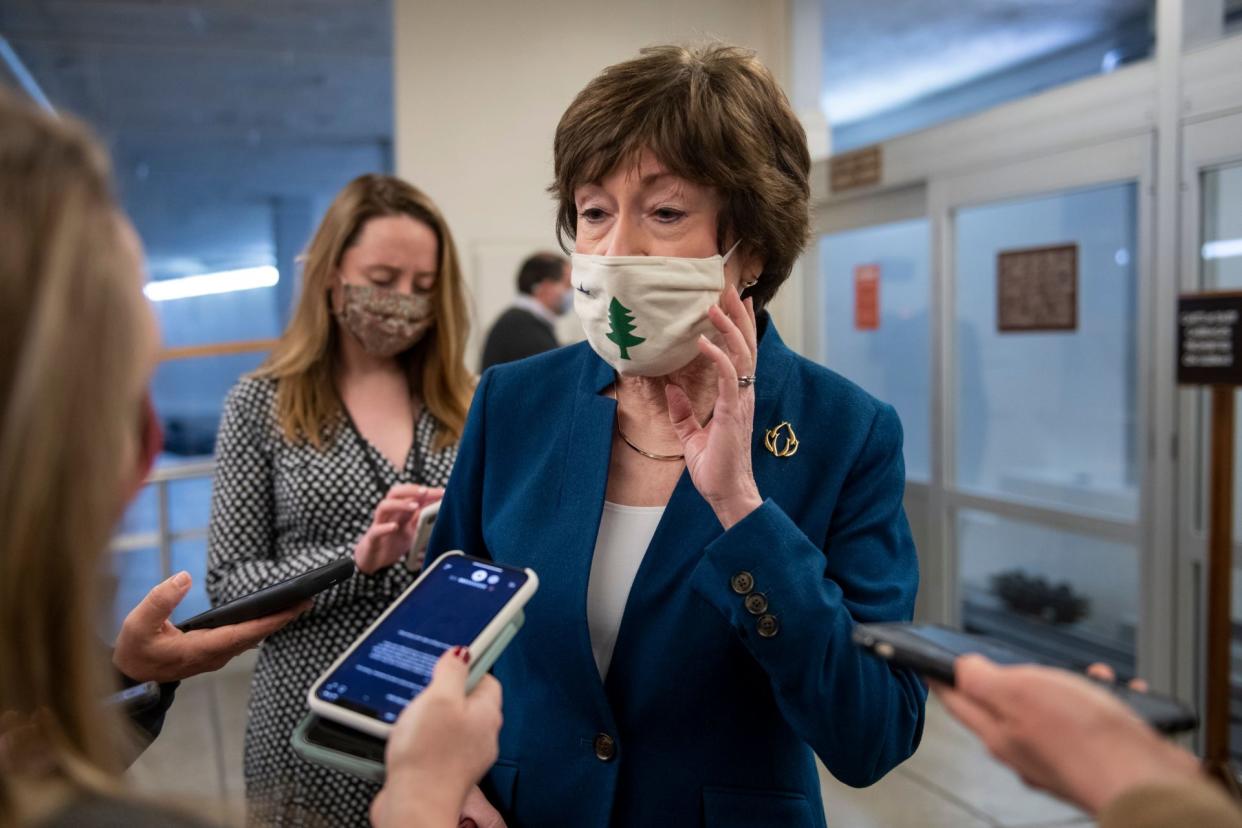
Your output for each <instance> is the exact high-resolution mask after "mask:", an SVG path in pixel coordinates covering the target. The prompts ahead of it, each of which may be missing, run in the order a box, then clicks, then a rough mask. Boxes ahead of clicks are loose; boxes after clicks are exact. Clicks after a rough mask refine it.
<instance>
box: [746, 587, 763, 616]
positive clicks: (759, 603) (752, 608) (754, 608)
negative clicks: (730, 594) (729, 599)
mask: <svg viewBox="0 0 1242 828" xmlns="http://www.w3.org/2000/svg"><path fill="white" fill-rule="evenodd" d="M743 603H745V605H746V611H747V612H749V613H750V614H751V615H763V614H764V613H765V612H767V611H768V596H766V595H764V594H763V593H762V592H752V593H751V594H750V595H747V596H746V600H745V601H744V602H743Z"/></svg>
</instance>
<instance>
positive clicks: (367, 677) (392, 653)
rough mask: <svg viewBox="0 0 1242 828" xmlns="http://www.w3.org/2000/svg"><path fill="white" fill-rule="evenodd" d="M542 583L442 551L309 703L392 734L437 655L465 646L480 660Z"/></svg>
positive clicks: (328, 715) (375, 732)
mask: <svg viewBox="0 0 1242 828" xmlns="http://www.w3.org/2000/svg"><path fill="white" fill-rule="evenodd" d="M538 588H539V578H538V577H536V575H535V573H534V572H532V571H531V570H529V569H518V568H516V567H512V566H504V565H502V564H496V563H492V562H491V561H484V560H479V559H478V558H471V557H468V556H467V555H465V554H464V553H462V552H448V553H446V554H444V555H441V556H440V557H439V558H437V559H436V561H435V562H434V563H433V564H432V565H431V566H429V567H427V568H426V569H424V570H423V574H422V575H420V576H419V577H418V580H416V581H415V582H414V583H412V584H410V586H409V588H407V589H406V591H405V592H403V593H401V596H400V597H398V598H397V600H396V601H394V602H393V603H392V606H390V607H389V608H388V609H387V610H386V611H385V612H384V614H383V615H381V616H380V617H379V618H378V619H377V620H376V621H375V623H374V624H372V625H371V626H370V628H369V629H367V631H366V632H364V633H363V634H362V635H361V636H360V637H359V638H358V640H357V641H355V642H354V643H353V644H352V645H351V646H350V647H349V649H348V650H346V651H345V652H344V653H342V654H341V656H340V658H338V659H337V660H336V661H335V662H334V663H333V664H332V666H331V667H329V668H328V670H327V672H325V673H324V674H323V675H322V676H320V677H319V679H318V680H317V681H316V682H315V683H314V684H313V685H312V686H311V688H310V692H309V694H308V697H307V699H308V703H309V704H310V708H311V710H312V711H313V712H314V713H316V714H318V715H319V716H322V717H323V718H325V719H328V720H329V721H333V722H337V723H339V724H343V725H348V726H349V727H351V728H353V729H354V730H359V731H362V732H363V733H369V734H370V735H372V736H378V737H380V738H382V739H386V738H388V734H389V732H390V731H391V730H392V724H393V722H395V721H396V720H397V717H398V716H399V715H401V711H402V710H404V709H405V706H406V705H407V704H409V703H410V702H411V701H412V700H413V699H414V697H415V696H416V695H418V694H419V692H421V691H422V689H423V688H424V687H426V686H427V684H428V683H430V681H431V674H432V671H433V670H434V669H435V665H436V661H437V660H439V658H440V655H441V654H442V653H443V652H444V651H445V650H448V649H449V648H451V647H456V646H459V645H468V646H469V648H470V655H471V657H472V658H475V659H478V658H479V657H480V656H481V654H482V653H484V652H485V651H486V650H487V648H488V647H489V645H491V643H492V642H493V641H495V640H496V638H497V636H499V635H500V634H501V633H502V632H503V631H504V630H505V628H506V627H508V626H509V625H510V624H511V623H512V622H513V621H514V619H515V618H516V616H517V614H518V613H519V612H520V611H521V609H522V607H524V606H525V605H526V602H527V601H529V600H530V598H531V596H532V595H534V594H535V590H537V589H538Z"/></svg>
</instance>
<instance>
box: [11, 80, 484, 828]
mask: <svg viewBox="0 0 1242 828" xmlns="http://www.w3.org/2000/svg"><path fill="white" fill-rule="evenodd" d="M0 123H3V124H4V129H3V130H2V131H0V238H3V240H4V242H3V244H0V411H2V412H3V419H2V420H0V527H3V532H0V828H15V827H16V826H45V827H46V828H61V826H64V828H70V826H73V828H77V827H78V826H117V825H124V826H127V828H143V826H154V825H160V826H197V825H201V824H202V823H200V822H199V821H198V820H197V818H195V817H194V816H192V815H190V814H188V813H186V812H185V809H184V808H179V809H174V808H173V807H170V805H171V803H169V804H156V803H150V802H143V801H142V800H140V799H139V798H138V797H136V796H135V795H133V794H132V793H130V792H128V791H127V790H126V788H125V785H124V783H123V781H122V778H121V772H122V771H123V770H124V768H125V765H126V763H127V762H128V761H129V760H130V759H131V758H132V757H133V755H134V754H135V753H136V752H137V750H138V749H140V747H141V740H140V739H138V738H136V736H137V734H135V733H134V730H133V728H132V727H131V726H130V724H129V723H128V722H127V721H126V718H125V716H124V715H123V714H122V712H121V711H120V710H118V709H116V708H115V707H114V706H110V705H107V704H105V703H104V700H105V699H106V697H107V696H108V694H109V693H111V692H113V691H115V690H116V689H117V688H118V687H119V686H120V685H121V684H122V678H121V676H119V675H118V672H120V673H123V674H125V675H126V676H127V677H128V678H129V679H132V680H136V681H147V680H152V681H161V682H166V683H170V684H171V683H172V682H175V681H176V680H178V679H182V678H187V677H189V676H192V675H195V674H197V673H200V672H204V671H208V670H213V669H216V668H218V667H220V666H221V665H223V664H224V663H225V662H227V661H228V660H229V659H230V658H232V657H233V656H234V655H236V654H237V653H238V652H241V651H242V650H244V649H246V648H248V647H251V646H253V645H254V644H255V643H256V642H257V641H258V640H259V639H261V638H263V637H264V636H266V635H267V634H269V633H271V632H272V631H274V630H276V629H278V628H279V627H281V626H282V625H284V624H286V623H288V622H289V621H290V620H291V619H292V618H294V617H295V616H296V615H297V614H298V613H299V612H300V611H302V610H303V609H304V607H297V608H295V609H293V610H290V611H288V612H285V613H281V614H279V615H275V616H272V617H270V618H266V619H258V620H256V621H252V622H247V623H246V624H239V625H235V626H232V627H226V628H221V629H218V630H199V631H195V632H191V633H181V632H180V631H178V630H177V629H176V628H175V627H174V626H173V625H172V624H171V622H170V621H169V616H170V615H171V613H172V611H173V609H174V607H176V605H177V604H178V603H179V602H180V601H181V599H182V598H184V596H185V593H186V591H187V590H188V589H189V588H190V579H189V576H188V575H186V574H185V573H180V574H179V575H176V576H174V577H173V578H171V579H169V580H168V581H166V582H165V583H163V584H160V585H159V586H157V587H156V588H155V589H154V590H152V592H151V594H150V595H148V596H147V598H146V599H144V600H143V602H142V603H141V604H139V606H138V607H137V608H136V609H135V610H134V612H132V613H131V614H130V615H129V617H128V618H126V620H125V622H124V625H123V627H122V630H121V633H120V636H119V637H118V639H117V642H116V647H115V650H114V651H113V654H112V659H111V662H112V663H111V664H110V663H109V659H108V655H107V649H106V648H105V647H104V646H102V644H101V643H100V641H99V639H98V637H97V630H98V628H99V627H100V626H101V621H102V619H104V618H106V617H107V613H108V611H109V610H110V607H111V603H112V598H113V589H112V582H111V578H110V576H108V575H107V574H105V573H106V572H107V569H108V554H109V553H108V541H109V538H110V536H111V534H112V532H113V531H114V529H115V527H116V524H117V523H118V521H119V520H120V517H121V515H122V513H123V512H124V510H125V507H126V505H127V504H128V502H129V501H130V500H131V499H132V498H133V496H134V495H135V494H136V493H137V491H138V490H139V489H140V488H141V486H142V483H143V481H144V479H145V478H146V474H147V472H148V471H149V469H150V467H151V464H152V462H153V461H154V458H155V455H156V454H157V453H158V451H159V431H158V427H157V426H156V425H155V423H154V413H153V411H152V408H151V404H150V398H149V393H148V390H147V388H148V384H149V382H150V378H151V374H152V372H153V370H154V368H155V363H156V356H157V349H158V333H157V330H156V325H155V318H154V315H153V314H152V313H151V310H150V307H149V305H148V304H147V303H146V300H145V299H144V298H143V295H142V270H143V267H142V253H141V249H140V245H139V243H138V239H137V236H136V235H135V233H134V231H133V229H132V227H131V226H130V224H129V222H128V221H127V220H126V218H125V217H124V215H123V214H122V213H121V211H120V208H119V206H118V205H117V202H116V199H115V196H114V194H113V190H112V184H111V177H110V173H109V169H108V162H107V158H106V156H105V154H104V152H103V150H102V149H100V147H99V145H98V144H97V143H96V142H95V141H94V139H93V138H91V137H90V135H89V134H88V133H87V131H86V130H85V129H84V128H82V127H81V126H79V125H78V124H76V123H75V122H73V121H71V120H60V119H57V118H55V117H54V116H52V115H50V114H47V113H44V112H41V111H39V110H37V109H35V108H34V107H32V106H30V105H28V104H25V103H22V102H18V101H16V100H14V99H13V98H11V97H9V96H8V95H6V94H5V93H3V92H0ZM457 656H458V660H459V661H461V662H462V663H460V664H448V665H441V669H439V670H438V672H437V679H436V681H434V682H433V684H432V686H431V687H429V688H428V692H427V694H425V696H424V697H423V698H420V699H419V700H416V701H415V703H414V704H413V705H411V707H410V708H409V709H407V711H406V715H403V716H402V718H401V719H399V720H398V726H397V732H396V734H395V735H394V739H393V742H392V744H391V745H390V749H389V763H390V779H392V780H394V782H395V781H397V780H400V789H401V790H400V797H397V796H395V795H394V796H389V797H387V802H388V806H387V807H386V808H385V809H384V813H383V814H380V815H379V816H382V817H383V821H382V822H380V823H378V824H381V825H382V826H383V827H384V828H388V827H389V826H395V825H416V826H422V825H428V826H430V825H438V826H451V825H454V824H456V813H457V810H458V809H459V808H460V804H461V803H460V800H463V799H464V797H465V794H466V791H467V790H468V789H469V788H470V786H471V785H472V783H473V782H474V781H475V780H476V779H477V778H478V776H479V775H481V774H482V772H483V770H484V769H485V768H486V767H487V765H489V764H490V763H491V760H490V758H491V757H494V755H495V752H496V747H495V742H496V731H497V730H498V729H499V726H500V689H499V686H498V685H497V684H496V683H495V681H494V680H493V679H490V678H485V679H484V681H483V682H482V683H480V685H479V688H478V689H476V691H475V692H474V693H473V694H471V695H470V696H469V697H467V696H466V695H465V693H464V684H465V678H464V676H465V672H466V666H465V663H464V659H462V658H461V652H460V651H459V652H458V653H457ZM450 658H451V657H450V656H446V657H445V659H446V660H448V659H450ZM127 683H128V682H127ZM171 701H172V693H171V688H169V687H166V688H165V692H164V694H163V698H162V700H161V705H160V709H159V711H158V716H157V719H162V716H163V712H164V710H165V709H167V705H168V704H169V703H171ZM137 723H138V724H143V723H142V722H137ZM146 724H147V725H148V728H151V727H154V728H155V729H158V720H157V721H153V722H147V723H146ZM428 757H434V758H435V761H434V766H433V763H431V762H429V761H428ZM454 796H456V797H457V798H458V801H457V802H453V801H451V800H452V798H453V797H454ZM446 799H447V800H449V801H448V802H447V804H444V805H440V804H438V803H441V802H443V801H445V800H446ZM420 803H425V807H424V806H423V805H422V804H420ZM440 813H444V814H448V816H446V817H444V818H442V819H440V818H438V815H439V814H440Z"/></svg>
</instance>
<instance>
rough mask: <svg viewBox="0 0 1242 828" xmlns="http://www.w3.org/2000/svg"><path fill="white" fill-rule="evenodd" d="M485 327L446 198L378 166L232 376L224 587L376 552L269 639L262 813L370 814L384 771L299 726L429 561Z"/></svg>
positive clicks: (328, 220)
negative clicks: (303, 745) (470, 312)
mask: <svg viewBox="0 0 1242 828" xmlns="http://www.w3.org/2000/svg"><path fill="white" fill-rule="evenodd" d="M467 327H468V324H467V319H466V311H465V300H464V297H463V288H462V277H461V272H460V270H459V267H458V264H457V253H456V249H455V247H454V245H453V238H452V235H451V234H450V233H449V228H448V226H447V224H446V223H445V221H444V219H443V218H442V217H441V215H440V212H439V210H438V209H437V208H436V206H435V205H434V204H433V203H432V201H431V200H430V199H429V198H428V197H427V196H426V195H424V194H423V193H421V192H420V191H419V190H417V189H416V188H414V187H413V186H411V185H409V184H407V183H406V182H404V181H401V180H400V179H397V178H393V177H390V176H382V175H366V176H362V177H360V178H358V179H355V180H354V181H352V182H350V183H349V184H348V185H347V186H346V187H345V189H344V190H342V191H341V192H340V193H339V194H338V195H337V197H336V199H335V200H334V201H333V202H332V205H331V206H330V207H329V208H328V212H327V214H326V216H325V217H324V219H323V222H322V223H321V225H320V226H319V228H318V230H317V231H316V233H315V235H314V238H313V239H312V241H311V243H310V247H309V249H308V250H307V253H306V257H305V264H304V284H303V289H302V294H301V298H300V300H299V304H298V307H297V310H296V312H295V315H294V318H293V321H292V322H291V323H290V325H289V328H288V330H286V331H285V333H284V335H283V336H282V337H281V340H280V342H279V344H278V345H277V346H276V348H275V350H274V351H273V353H272V355H271V357H270V359H269V360H268V361H267V362H266V363H265V364H264V366H263V367H262V368H260V370H259V371H258V372H257V373H256V374H255V375H253V376H250V377H247V378H245V379H243V380H242V381H241V382H239V383H238V384H237V386H235V387H234V388H233V390H232V391H231V392H230V394H229V397H228V400H227V402H226V404H225V412H224V416H223V419H222V420H221V423H220V433H219V437H218V439H217V442H216V463H217V465H216V476H215V487H214V495H213V501H212V511H211V521H210V528H209V538H208V550H209V560H208V575H207V591H208V594H209V595H210V596H211V599H212V601H213V602H214V603H216V604H220V603H224V602H226V601H230V600H232V599H234V598H238V597H240V596H242V595H245V594H247V593H250V592H253V591H255V590H257V589H262V588H263V587H267V586H270V585H272V584H275V583H277V582H279V581H282V580H284V579H286V578H289V577H292V576H294V575H298V574H301V573H303V572H307V571H309V570H311V569H314V568H315V567H318V566H322V565H324V564H326V563H329V562H331V561H333V560H336V559H338V558H341V557H344V556H350V555H351V556H353V558H354V560H355V561H356V563H357V566H358V571H357V573H355V575H354V576H353V577H352V578H351V579H349V580H348V581H346V582H344V583H342V584H340V585H338V586H336V587H333V588H332V589H330V590H328V591H326V592H324V593H322V594H321V595H320V596H318V597H317V598H316V600H315V605H314V608H313V609H312V610H311V611H309V612H308V613H306V614H305V615H304V616H303V617H302V618H300V619H299V620H298V621H297V622H296V623H294V624H291V625H289V626H288V627H287V628H285V629H284V630H282V631H281V632H280V633H279V634H277V635H275V636H273V637H272V638H270V639H269V640H268V641H267V642H266V643H265V644H264V646H263V649H262V652H261V654H260V656H259V662H258V666H257V668H256V670H255V676H254V681H253V683H252V692H251V700H250V715H249V720H248V726H247V731H246V747H245V778H246V795H247V799H248V800H249V806H250V807H249V813H250V817H251V819H252V820H254V821H257V822H261V823H265V824H273V823H274V824H287V823H291V822H292V823H296V822H298V821H300V820H302V819H303V818H304V817H306V816H307V815H308V814H313V815H316V816H318V817H319V818H322V819H324V820H327V821H329V822H330V823H331V824H333V825H365V824H366V823H367V809H368V807H369V806H370V803H371V800H372V799H374V797H375V794H376V792H377V790H378V787H377V786H375V785H373V784H370V783H367V782H364V781H361V780H358V779H354V778H352V777H349V776H346V775H344V774H340V773H337V772H335V771H331V770H327V769H324V768H320V767H317V766H313V765H310V764H308V763H306V762H304V761H303V760H301V759H300V758H299V757H298V756H297V755H296V754H295V753H294V752H293V750H292V749H291V747H290V745H289V737H290V734H291V733H292V732H293V730H294V728H295V727H296V726H297V724H298V722H299V721H300V720H301V719H302V717H303V716H304V715H305V714H306V712H307V708H306V693H307V690H308V689H309V688H310V685H311V684H312V683H313V682H314V680H315V678H316V677H317V676H318V675H319V674H320V673H321V672H322V671H323V670H324V669H326V668H327V667H328V665H329V664H330V663H331V662H332V660H333V659H334V658H336V656H337V655H339V654H340V653H341V651H342V650H344V649H345V648H346V647H347V646H348V645H349V644H350V643H351V642H352V641H353V640H354V639H355V638H356V637H357V636H358V635H359V634H360V633H361V632H362V631H363V630H364V629H365V628H366V627H367V626H368V625H369V624H370V623H371V622H372V621H374V620H375V618H376V617H377V616H378V615H379V614H380V612H382V611H383V610H384V608H385V607H386V606H387V605H388V604H389V603H390V602H391V601H392V600H393V599H394V598H395V597H396V596H397V595H399V594H400V592H401V591H402V590H403V589H404V588H405V587H406V586H408V585H409V584H410V583H411V581H412V579H413V575H412V574H411V573H410V571H409V570H408V569H407V568H406V567H405V566H404V565H402V564H399V563H398V562H399V561H400V560H402V559H403V558H404V556H405V553H406V552H407V550H408V549H409V547H410V543H411V541H412V535H413V532H414V529H415V525H416V522H417V518H418V514H419V511H420V509H421V508H422V507H423V506H426V505H428V504H430V503H433V502H435V501H437V500H439V498H440V496H441V495H442V493H443V488H442V487H443V486H444V484H445V483H447V482H448V477H449V472H450V471H451V470H452V467H453V461H454V459H455V457H456V454H457V447H456V446H457V440H458V439H459V438H460V436H461V432H462V427H463V426H464V424H465V418H466V411H467V409H468V407H469V404H470V397H471V394H472V392H473V385H474V379H473V376H472V375H471V374H470V373H469V372H468V371H467V370H466V367H465V363H464V361H463V353H464V349H465V341H466V334H467ZM394 564H397V565H395V566H394Z"/></svg>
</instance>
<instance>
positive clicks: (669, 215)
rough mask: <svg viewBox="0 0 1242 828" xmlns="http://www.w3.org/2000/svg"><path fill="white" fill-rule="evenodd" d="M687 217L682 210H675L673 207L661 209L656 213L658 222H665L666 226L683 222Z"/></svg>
mask: <svg viewBox="0 0 1242 828" xmlns="http://www.w3.org/2000/svg"><path fill="white" fill-rule="evenodd" d="M685 215H686V214H685V213H683V212H682V211H681V210H674V209H673V208H672V207H660V208H659V209H657V210H656V211H655V217H656V221H659V222H663V223H664V224H672V223H673V222H675V221H679V220H681V218H682V217H684V216H685Z"/></svg>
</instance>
